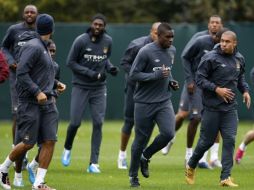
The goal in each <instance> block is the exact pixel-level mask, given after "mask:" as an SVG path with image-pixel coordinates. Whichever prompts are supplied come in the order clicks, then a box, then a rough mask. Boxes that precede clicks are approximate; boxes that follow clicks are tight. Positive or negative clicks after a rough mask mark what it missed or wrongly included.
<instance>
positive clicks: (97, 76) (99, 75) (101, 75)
mask: <svg viewBox="0 0 254 190" xmlns="http://www.w3.org/2000/svg"><path fill="white" fill-rule="evenodd" d="M106 77H107V76H106V74H105V73H99V72H94V74H93V75H92V76H91V78H92V79H93V80H99V81H104V80H106Z"/></svg>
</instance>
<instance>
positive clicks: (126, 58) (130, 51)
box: [120, 35, 153, 85]
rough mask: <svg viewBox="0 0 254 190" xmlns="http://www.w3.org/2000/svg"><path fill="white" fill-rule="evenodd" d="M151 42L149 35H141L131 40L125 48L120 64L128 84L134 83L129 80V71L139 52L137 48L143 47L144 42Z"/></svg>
mask: <svg viewBox="0 0 254 190" xmlns="http://www.w3.org/2000/svg"><path fill="white" fill-rule="evenodd" d="M151 42H153V40H152V38H151V36H150V35H149V36H142V37H140V38H137V39H134V40H132V41H131V42H130V43H129V45H128V47H127V48H126V50H125V52H124V55H123V57H122V59H121V61H120V65H121V66H122V68H123V70H124V71H125V79H126V81H127V82H128V83H129V84H132V85H134V84H135V83H134V82H133V81H131V80H129V73H130V70H131V66H132V64H133V62H134V60H135V58H136V56H137V54H138V52H139V50H140V49H141V48H142V47H144V46H145V45H146V44H149V43H151Z"/></svg>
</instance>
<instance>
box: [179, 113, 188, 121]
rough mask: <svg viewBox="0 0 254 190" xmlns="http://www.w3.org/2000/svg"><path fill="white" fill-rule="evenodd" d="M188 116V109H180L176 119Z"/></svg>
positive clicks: (180, 119) (181, 119)
mask: <svg viewBox="0 0 254 190" xmlns="http://www.w3.org/2000/svg"><path fill="white" fill-rule="evenodd" d="M186 117H188V112H186V111H178V113H177V114H176V120H178V121H183V120H184V119H185V118H186Z"/></svg>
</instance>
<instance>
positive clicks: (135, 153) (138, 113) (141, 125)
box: [129, 103, 154, 186]
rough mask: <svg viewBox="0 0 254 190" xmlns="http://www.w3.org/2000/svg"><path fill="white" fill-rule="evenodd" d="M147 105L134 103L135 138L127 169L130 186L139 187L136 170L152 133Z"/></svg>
mask: <svg viewBox="0 0 254 190" xmlns="http://www.w3.org/2000/svg"><path fill="white" fill-rule="evenodd" d="M148 106H149V105H147V104H140V103H135V109H134V111H135V112H134V117H135V123H136V125H135V137H134V141H133V143H132V146H131V162H130V169H129V177H130V183H131V186H135V185H136V186H139V182H138V170H139V166H140V159H141V155H142V152H143V150H144V148H145V146H146V144H147V143H148V141H149V138H150V136H151V133H152V131H153V127H154V123H153V113H149V110H148V109H147V108H148Z"/></svg>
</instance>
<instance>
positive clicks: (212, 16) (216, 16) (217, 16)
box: [209, 15, 222, 22]
mask: <svg viewBox="0 0 254 190" xmlns="http://www.w3.org/2000/svg"><path fill="white" fill-rule="evenodd" d="M214 17H215V18H219V19H220V20H221V22H222V18H221V16H219V15H211V16H209V22H210V20H211V18H214Z"/></svg>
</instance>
